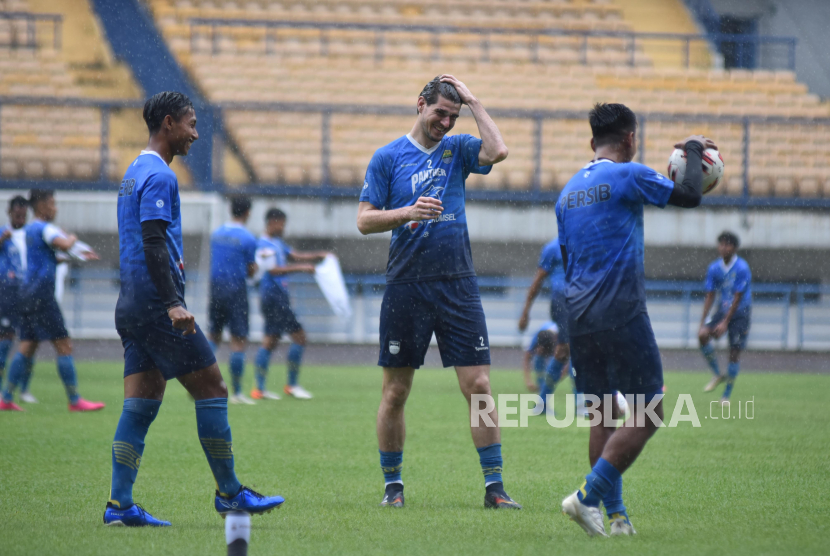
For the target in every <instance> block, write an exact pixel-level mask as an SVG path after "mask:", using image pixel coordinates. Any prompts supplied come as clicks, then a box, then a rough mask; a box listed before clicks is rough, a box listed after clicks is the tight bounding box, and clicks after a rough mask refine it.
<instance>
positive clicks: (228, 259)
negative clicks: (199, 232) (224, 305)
mask: <svg viewBox="0 0 830 556" xmlns="http://www.w3.org/2000/svg"><path fill="white" fill-rule="evenodd" d="M256 249H257V240H256V238H255V237H254V235H253V234H252V233H251V232H249V231H248V230H246V229H245V226H243V225H242V224H239V223H237V222H229V223H227V224H224V225H223V226H220V227H219V229H217V230H216V231H215V232H213V234H212V235H211V236H210V282H211V286H212V289H213V291H214V292H227V293H236V292H240V291H245V289H246V284H245V279H246V278H247V277H248V265H250V264H251V263H253V262H255V261H256Z"/></svg>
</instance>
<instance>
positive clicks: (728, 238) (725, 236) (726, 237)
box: [718, 231, 741, 249]
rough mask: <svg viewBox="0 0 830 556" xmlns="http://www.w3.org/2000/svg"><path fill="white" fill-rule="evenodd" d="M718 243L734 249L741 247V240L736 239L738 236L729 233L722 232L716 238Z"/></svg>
mask: <svg viewBox="0 0 830 556" xmlns="http://www.w3.org/2000/svg"><path fill="white" fill-rule="evenodd" d="M718 243H728V244H729V245H731V246H733V247H734V248H735V249H737V248H738V247H740V246H741V240H740V239H738V236H736V235H735V234H733V233H732V232H730V231H723V232H721V233H720V235H719V236H718Z"/></svg>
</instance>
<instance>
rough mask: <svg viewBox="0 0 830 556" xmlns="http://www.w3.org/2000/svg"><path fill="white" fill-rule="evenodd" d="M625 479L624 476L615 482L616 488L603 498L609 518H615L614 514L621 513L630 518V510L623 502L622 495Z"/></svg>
mask: <svg viewBox="0 0 830 556" xmlns="http://www.w3.org/2000/svg"><path fill="white" fill-rule="evenodd" d="M622 487H623V481H622V476H620V478H619V479H617V480H616V482H615V483H614V488H612V489H611V490H610V492H609V493H608V494H607V495H606V496H605V497H604V498H603V499H602V505H603V506H605V513H606V514H608V519H614V517H613V516H614V514H620V515H622V516H625V517H626V519H627V518H628V512H627V511H626V509H625V504H623V497H622Z"/></svg>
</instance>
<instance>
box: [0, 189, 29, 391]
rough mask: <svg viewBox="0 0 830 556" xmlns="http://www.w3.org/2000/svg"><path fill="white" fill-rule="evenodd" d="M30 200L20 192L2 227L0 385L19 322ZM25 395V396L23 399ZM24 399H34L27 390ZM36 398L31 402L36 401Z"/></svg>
mask: <svg viewBox="0 0 830 556" xmlns="http://www.w3.org/2000/svg"><path fill="white" fill-rule="evenodd" d="M28 210H29V201H27V200H26V198H25V197H21V196H20V195H18V196H16V197H12V199H11V200H10V201H9V210H8V215H9V223H8V224H6V225H5V226H3V227H2V228H0V386H2V384H3V377H4V375H5V370H6V361H7V360H8V358H9V350H10V349H11V347H12V342H13V341H14V331H15V328H16V327H17V325H18V316H17V313H18V307H17V300H18V297H19V296H20V282H21V280H22V279H23V259H22V258H23V257H25V256H26V230H25V228H24V227H25V226H26V216H28V215H27V211H28ZM24 395H25V396H26V398H25V399H24ZM20 399H21V400H22V401H25V402H28V401H30V400H34V398H33V397H32V396H31V394H29V393H28V392H27V391H25V390H23V391H21V394H20ZM36 402H37V400H34V401H33V402H32V403H36Z"/></svg>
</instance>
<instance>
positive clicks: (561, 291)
mask: <svg viewBox="0 0 830 556" xmlns="http://www.w3.org/2000/svg"><path fill="white" fill-rule="evenodd" d="M548 278H549V279H550V318H551V320H552V321H553V322H554V323H556V327H557V329H558V334H557V343H556V348H555V352H554V354H553V360H552V361H551V362H550V365H548V367H547V368H546V371H547V373H548V378H547V379H546V380H545V381H544V382H543V383H542V386H541V389H540V390H539V395H540V396H541V397H542V400H545V399H546V398H545V396H546V395H547V394H552V393H553V387H554V386H555V385H556V382H557V381H558V380H559V377H560V376H562V369H563V368H564V367H565V365H567V364H568V360H569V359H570V357H571V350H570V346H569V345H568V342H569V341H570V335H569V333H568V309H567V306H566V303H565V269H564V268H563V266H562V253H561V252H560V249H559V241H558V240H556V239H554V240H552V241H550V242H548V243H547V244H545V246H544V247H543V248H542V252H541V253H540V255H539V264H538V265H537V269H536V276H534V277H533V282H532V283H531V284H530V288H529V289H528V290H527V298H526V299H525V306H524V309H523V310H522V315H521V317H519V331H520V332H524V331H525V330H527V325H528V323H529V322H530V308H531V307H532V306H533V300H535V299H536V296H537V295H539V291H540V290H541V289H542V284H543V283H544V281H545V280H546V279H548ZM578 412H580V413H581V411H579V408H578Z"/></svg>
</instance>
